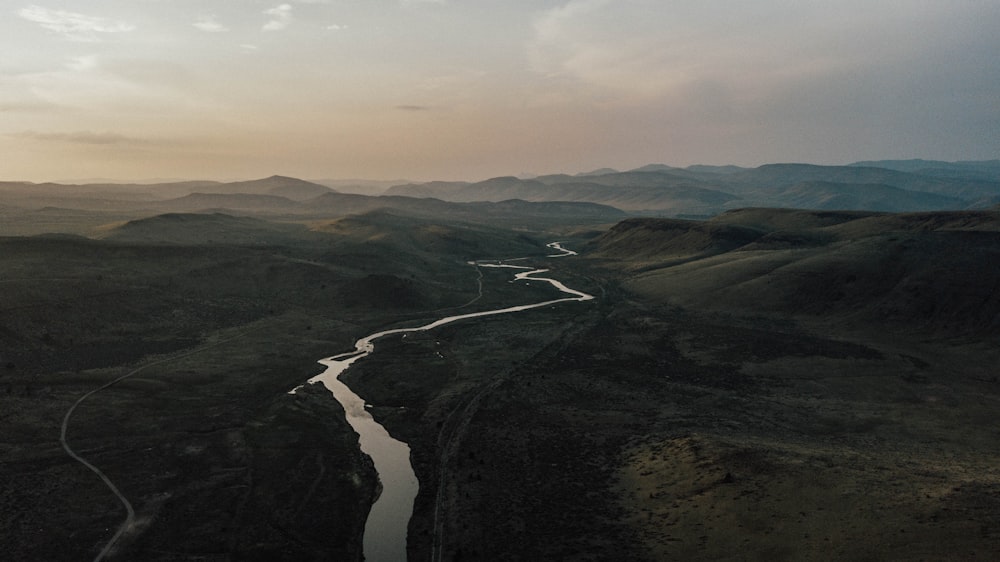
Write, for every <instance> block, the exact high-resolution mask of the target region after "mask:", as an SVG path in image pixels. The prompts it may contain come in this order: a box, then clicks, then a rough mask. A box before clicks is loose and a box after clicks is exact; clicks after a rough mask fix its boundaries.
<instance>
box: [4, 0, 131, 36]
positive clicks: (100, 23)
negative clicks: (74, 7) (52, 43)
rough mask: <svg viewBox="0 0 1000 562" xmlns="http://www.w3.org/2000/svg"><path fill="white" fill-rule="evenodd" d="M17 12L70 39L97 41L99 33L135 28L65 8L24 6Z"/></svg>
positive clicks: (127, 24)
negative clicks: (51, 8)
mask: <svg viewBox="0 0 1000 562" xmlns="http://www.w3.org/2000/svg"><path fill="white" fill-rule="evenodd" d="M17 14H18V15H19V16H21V17H22V18H24V19H26V20H28V21H30V22H34V23H37V24H38V25H40V26H41V27H42V28H43V29H47V30H49V31H54V32H56V33H58V34H60V35H62V36H63V37H65V38H66V39H69V40H70V41H82V42H87V43H95V42H98V41H100V40H101V39H100V35H99V34H102V33H103V34H107V33H124V32H127V31H132V30H134V29H135V26H134V25H132V24H129V23H126V22H123V21H118V20H112V19H108V18H102V17H96V16H88V15H84V14H78V13H76V12H67V11H64V10H50V9H48V8H43V7H41V6H29V7H27V8H22V9H21V10H19V11H18V12H17Z"/></svg>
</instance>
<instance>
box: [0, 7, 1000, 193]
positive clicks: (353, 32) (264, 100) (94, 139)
mask: <svg viewBox="0 0 1000 562" xmlns="http://www.w3.org/2000/svg"><path fill="white" fill-rule="evenodd" d="M997 30H1000V2H997V1H996V0H937V1H930V0H822V1H820V0H754V1H752V2H750V1H747V0H742V1H736V0H677V1H673V0H288V1H287V2H276V1H273V0H272V1H269V0H78V1H73V0H63V1H55V0H38V3H31V2H30V1H28V2H20V1H18V0H0V180H22V181H36V182H40V181H60V180H66V179H83V178H109V179H116V180H120V181H133V180H148V179H154V178H171V179H175V178H176V179H180V178H185V179H220V180H227V179H248V178H256V177H265V176H269V175H272V174H281V175H289V176H294V177H299V178H305V179H321V178H369V179H403V178H405V179H410V180H417V181H428V180H435V179H442V180H459V179H461V180H478V179H485V178H488V177H493V176H500V175H524V174H544V173H576V172H584V171H589V170H593V169H596V168H602V167H612V168H616V169H619V170H626V169H631V168H635V167H639V166H642V165H645V164H651V163H664V164H670V165H675V166H686V165H690V164H719V165H721V164H736V165H742V166H757V165H761V164H765V163H773V162H809V163H816V164H846V163H850V162H853V161H857V160H872V159H896V158H927V159H939V160H983V159H994V158H1000V56H998V53H1000V33H997Z"/></svg>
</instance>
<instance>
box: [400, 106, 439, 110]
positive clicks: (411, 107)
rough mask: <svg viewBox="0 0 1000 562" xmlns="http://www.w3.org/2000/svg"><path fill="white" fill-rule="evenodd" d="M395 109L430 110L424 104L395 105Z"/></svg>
mask: <svg viewBox="0 0 1000 562" xmlns="http://www.w3.org/2000/svg"><path fill="white" fill-rule="evenodd" d="M396 109H399V110H401V111H430V109H431V108H430V107H427V106H426V105H397V106H396Z"/></svg>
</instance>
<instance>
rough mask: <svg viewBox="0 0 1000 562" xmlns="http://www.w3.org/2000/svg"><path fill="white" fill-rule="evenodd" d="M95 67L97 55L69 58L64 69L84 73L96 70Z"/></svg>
mask: <svg viewBox="0 0 1000 562" xmlns="http://www.w3.org/2000/svg"><path fill="white" fill-rule="evenodd" d="M97 66H98V61H97V55H82V56H79V57H70V59H69V61H68V62H67V63H66V68H68V69H70V70H75V71H76V72H86V71H88V70H93V69H95V68H97Z"/></svg>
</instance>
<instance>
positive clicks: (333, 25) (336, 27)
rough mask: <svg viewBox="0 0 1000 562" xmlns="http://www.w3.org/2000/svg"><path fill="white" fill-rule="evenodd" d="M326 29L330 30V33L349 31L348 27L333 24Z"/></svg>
mask: <svg viewBox="0 0 1000 562" xmlns="http://www.w3.org/2000/svg"><path fill="white" fill-rule="evenodd" d="M326 28H327V29H329V30H330V31H343V30H345V29H347V26H346V25H339V24H336V23H331V24H330V25H328V26H326Z"/></svg>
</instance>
